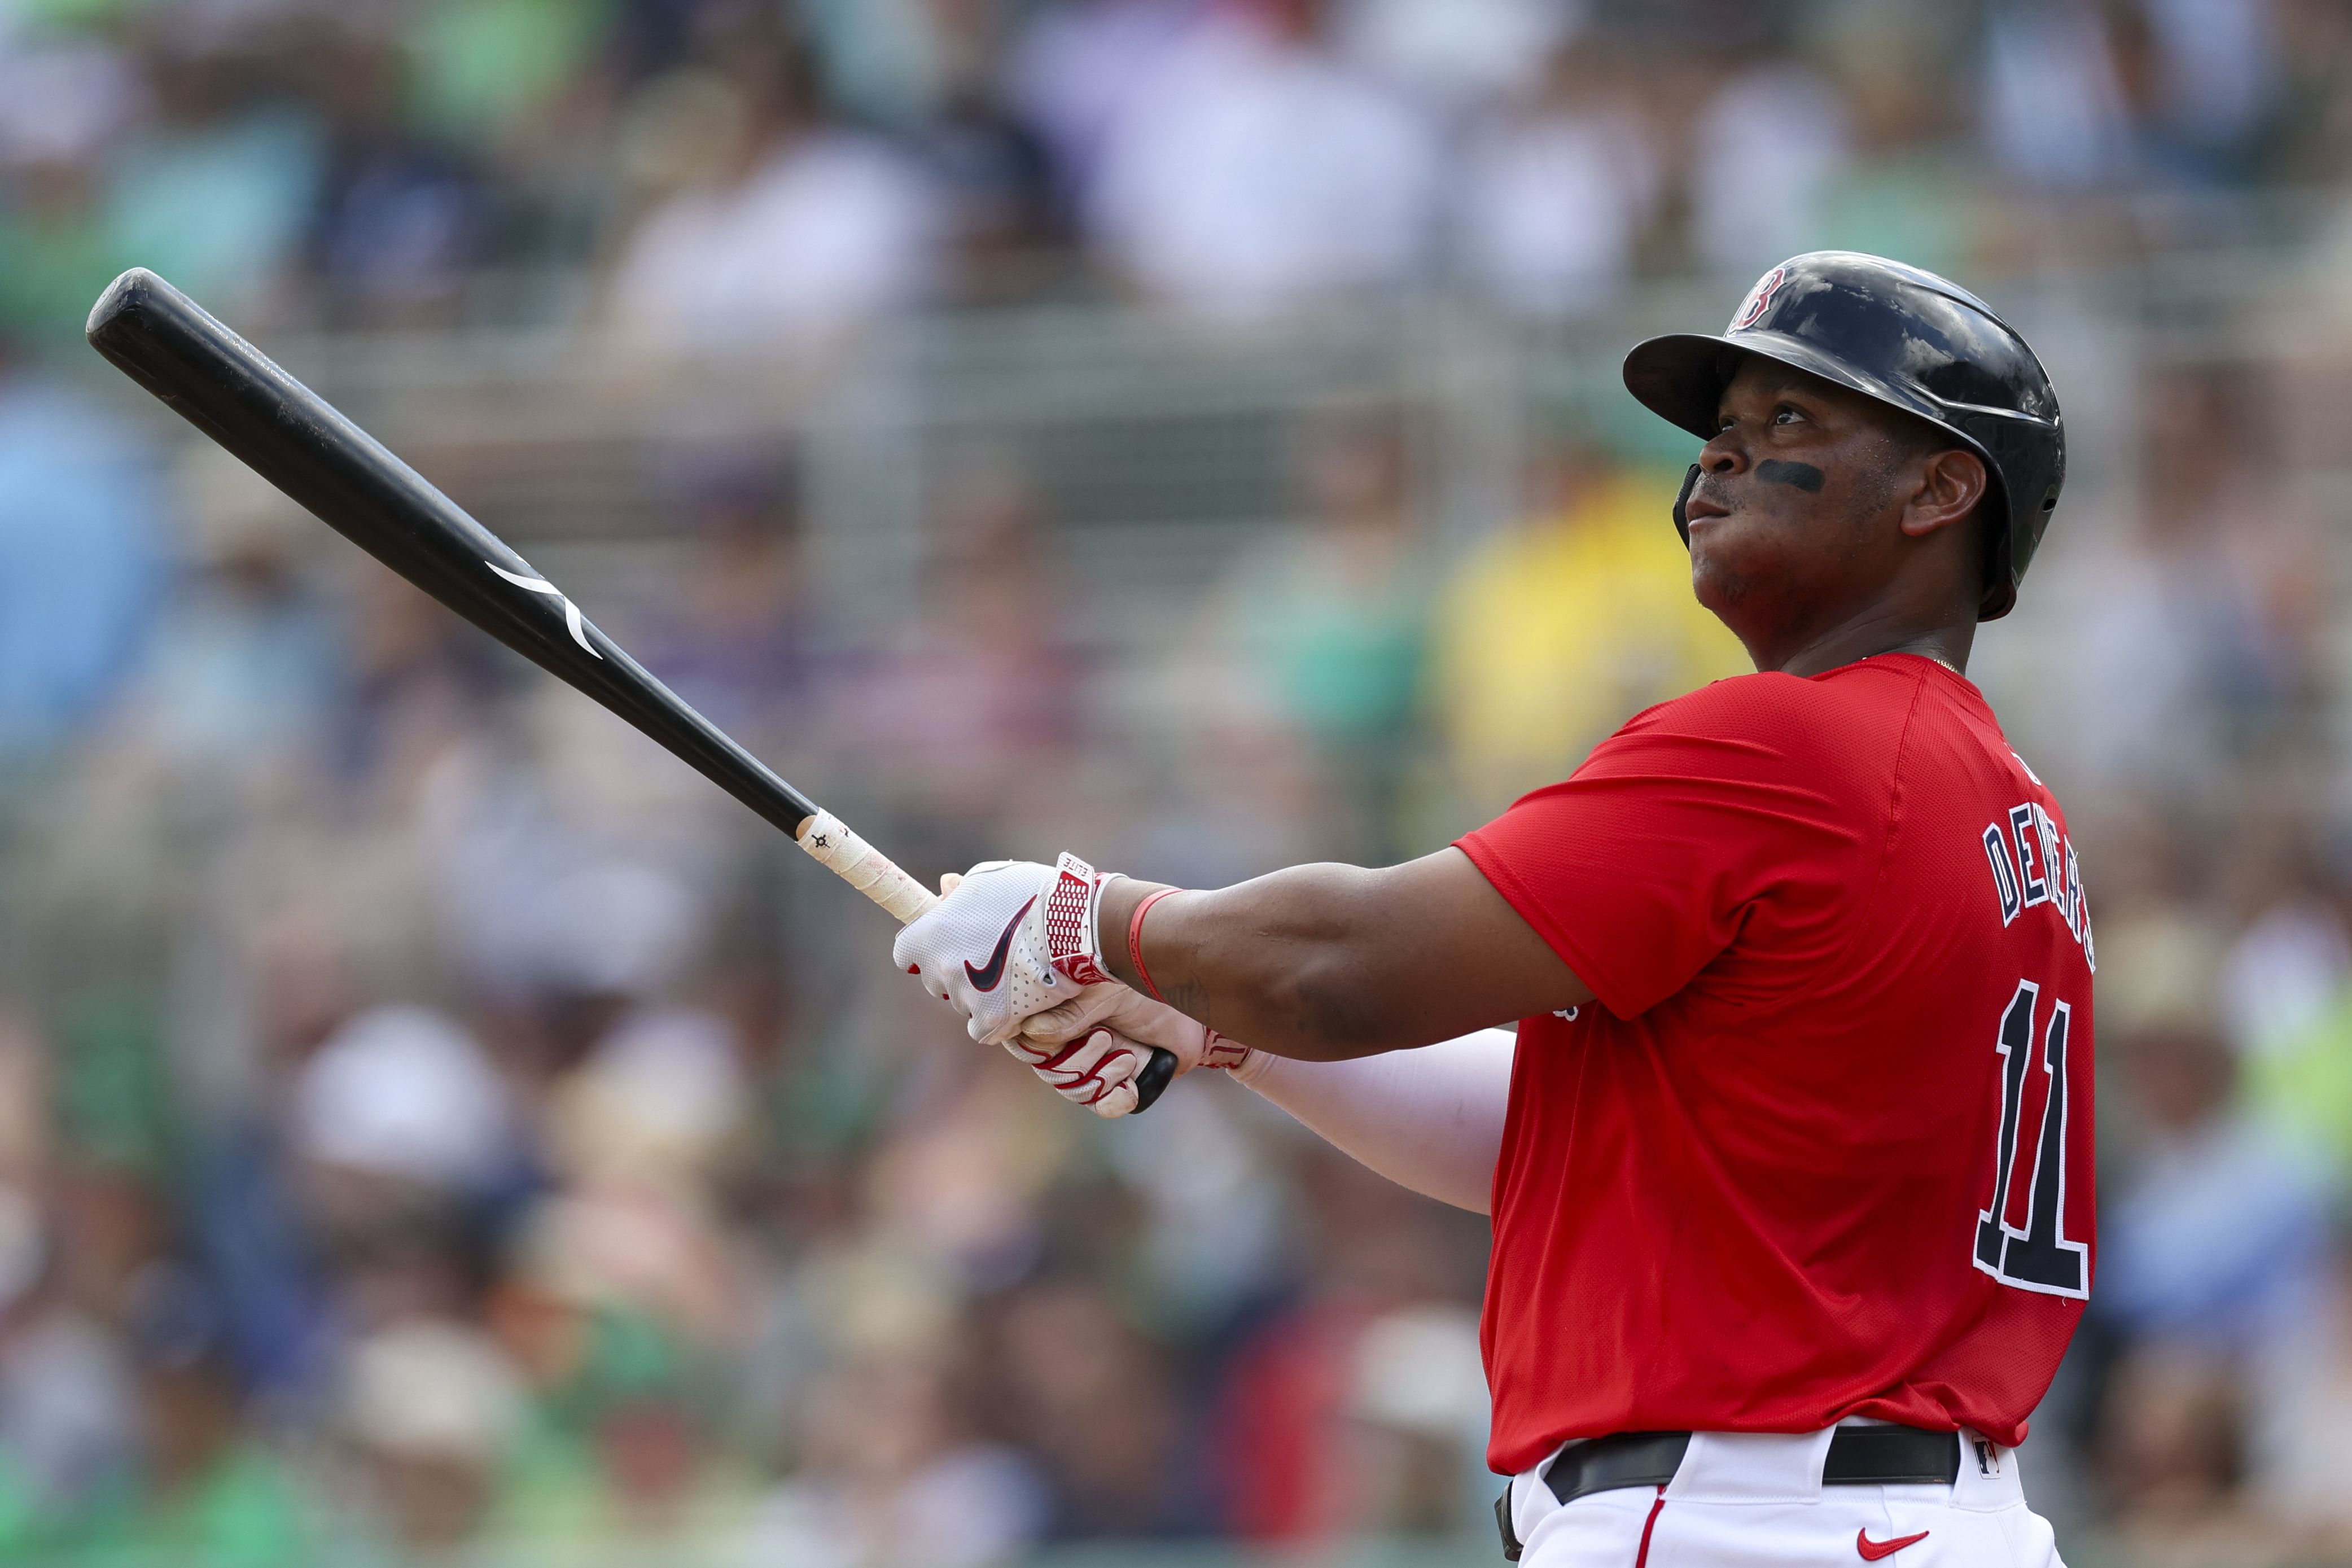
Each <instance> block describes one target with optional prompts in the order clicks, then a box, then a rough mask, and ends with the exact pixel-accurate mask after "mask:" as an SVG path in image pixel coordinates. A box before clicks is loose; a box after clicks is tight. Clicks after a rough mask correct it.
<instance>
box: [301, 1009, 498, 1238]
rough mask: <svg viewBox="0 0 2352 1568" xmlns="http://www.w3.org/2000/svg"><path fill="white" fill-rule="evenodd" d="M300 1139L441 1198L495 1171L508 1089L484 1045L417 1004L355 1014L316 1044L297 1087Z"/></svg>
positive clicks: (346, 1165) (305, 1148) (319, 1158)
mask: <svg viewBox="0 0 2352 1568" xmlns="http://www.w3.org/2000/svg"><path fill="white" fill-rule="evenodd" d="M293 1111H294V1125H295V1128H296V1141H297V1143H298V1145H299V1148H300V1149H301V1150H302V1152H303V1153H304V1154H305V1155H307V1156H308V1157H309V1158H310V1159H311V1160H313V1161H315V1162H317V1163H319V1164H320V1165H322V1166H327V1167H330V1168H331V1169H332V1170H334V1171H336V1172H338V1173H343V1174H346V1175H349V1176H352V1177H355V1178H369V1179H382V1180H385V1181H390V1182H396V1183H401V1184H409V1185H414V1186H415V1187H418V1188H423V1189H426V1190H430V1191H435V1192H445V1193H462V1192H465V1191H467V1189H469V1188H478V1187H479V1186H481V1185H483V1184H487V1183H488V1181H490V1180H491V1179H492V1178H494V1177H495V1176H496V1175H497V1174H498V1173H499V1167H500V1165H501V1163H503V1162H504V1161H505V1160H506V1159H507V1158H508V1157H509V1156H508V1154H507V1152H506V1151H507V1148H508V1138H509V1114H508V1110H507V1104H506V1090H505V1089H504V1087H503V1086H502V1085H501V1084H500V1083H499V1079H498V1076H497V1075H496V1074H495V1073H494V1072H492V1071H491V1069H490V1067H489V1064H488V1062H487V1061H486V1060H485V1059H484V1058H483V1057H482V1054H481V1050H480V1048H479V1047H478V1046H476V1045H475V1043H474V1042H473V1041H472V1040H471V1039H468V1038H467V1037H466V1036H465V1034H464V1033H462V1032H461V1031H460V1030H458V1029H457V1027H456V1026H454V1025H452V1024H451V1023H450V1022H449V1021H448V1020H446V1019H445V1018H441V1017H438V1016H435V1015H434V1014H432V1013H430V1012H427V1011H426V1010H425V1009H424V1008H421V1007H387V1008H383V1009H379V1010H377V1011H375V1012H371V1013H363V1014H362V1015H360V1016H358V1017H356V1018H353V1019H352V1021H351V1022H350V1023H348V1024H346V1025H344V1026H343V1027H342V1028H341V1029H340V1030H338V1031H336V1033H335V1035H334V1036H333V1037H331V1038H330V1039H329V1040H328V1041H327V1042H326V1043H325V1044H323V1045H321V1046H320V1047H319V1051H318V1054H317V1055H316V1056H314V1057H312V1058H310V1062H309V1063H308V1064H307V1065H306V1066H305V1067H304V1068H303V1069H302V1076H301V1078H300V1079H299V1081H298V1082H297V1084H296V1085H295V1089H294V1105H293Z"/></svg>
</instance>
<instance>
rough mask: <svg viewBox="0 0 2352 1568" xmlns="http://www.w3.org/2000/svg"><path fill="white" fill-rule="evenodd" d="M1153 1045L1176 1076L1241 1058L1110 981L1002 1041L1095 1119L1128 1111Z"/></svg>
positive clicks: (1205, 1029) (1223, 1042)
mask: <svg viewBox="0 0 2352 1568" xmlns="http://www.w3.org/2000/svg"><path fill="white" fill-rule="evenodd" d="M1155 1046H1157V1047H1163V1048H1165V1049H1166V1050H1168V1051H1169V1052H1170V1053H1171V1054H1172V1055H1173V1056H1174V1057H1175V1058H1176V1073H1177V1076H1178V1077H1180V1078H1181V1077H1182V1076H1183V1075H1184V1074H1186V1073H1188V1072H1191V1071H1192V1069H1193V1068H1203V1067H1204V1068H1236V1067H1239V1066H1241V1064H1242V1063H1243V1062H1244V1060H1245V1059H1247V1058H1248V1056H1249V1047H1247V1046H1244V1045H1243V1044H1242V1043H1241V1042H1240V1041H1238V1040H1231V1039H1227V1038H1226V1037H1224V1036H1223V1035H1221V1034H1219V1033H1217V1032H1216V1031H1215V1030H1214V1029H1212V1028H1210V1027H1209V1026H1207V1025H1205V1024H1199V1023H1195V1022H1193V1021H1192V1019H1191V1018H1188V1017H1186V1016H1184V1015H1183V1014H1181V1013H1179V1012H1178V1011H1177V1010H1176V1009H1175V1008H1173V1007H1171V1006H1170V1005H1168V1004H1167V1003H1165V1002H1155V1001H1153V1000H1152V999H1151V998H1150V997H1149V996H1146V995H1144V994H1142V993H1141V992H1139V991H1136V990H1133V989H1130V988H1129V987H1128V986H1125V985H1122V984H1119V983H1118V981H1116V980H1113V981H1109V982H1107V983H1106V984H1100V985H1089V986H1087V988H1086V989H1085V990H1084V991H1081V992H1079V993H1078V994H1076V996H1074V997H1072V998H1071V999H1070V1000H1068V1001H1066V1002H1063V1003H1059V1004H1056V1005H1054V1006H1052V1007H1048V1008H1046V1009H1045V1011H1044V1012H1042V1013H1036V1014H1033V1015H1032V1016H1030V1017H1029V1018H1027V1019H1026V1020H1025V1021H1024V1023H1023V1024H1022V1026H1021V1033H1019V1034H1018V1035H1015V1036H1013V1038H1011V1039H1009V1040H1007V1041H1005V1042H1004V1048H1005V1049H1006V1050H1008V1051H1011V1052H1012V1053H1013V1056H1015V1057H1017V1058H1020V1059H1021V1060H1022V1061H1024V1062H1026V1063H1027V1064H1028V1065H1029V1066H1030V1068H1032V1069H1033V1070H1034V1071H1035V1073H1036V1074H1037V1076H1038V1077H1039V1078H1042V1079H1045V1081H1046V1082H1047V1083H1049V1084H1051V1085H1052V1086H1053V1087H1054V1089H1055V1092H1056V1093H1058V1094H1059V1095H1061V1097H1062V1098H1063V1099H1065V1100H1069V1101H1070V1102H1071V1103H1072V1104H1075V1105H1083V1106H1085V1107H1086V1108H1087V1110H1091V1111H1093V1112H1094V1113H1095V1114H1096V1115H1097V1116H1125V1115H1127V1114H1128V1113H1129V1112H1130V1111H1132V1110H1135V1109H1136V1106H1137V1103H1138V1098H1139V1097H1138V1095H1137V1091H1136V1088H1135V1079H1136V1077H1137V1075H1138V1074H1139V1073H1141V1072H1142V1071H1143V1068H1144V1066H1145V1064H1147V1063H1148V1062H1150V1059H1151V1051H1152V1047H1155Z"/></svg>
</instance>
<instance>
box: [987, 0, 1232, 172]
mask: <svg viewBox="0 0 2352 1568" xmlns="http://www.w3.org/2000/svg"><path fill="white" fill-rule="evenodd" d="M1209 4H1210V0H1057V3H1055V4H1048V5H1039V6H1037V7H1036V8H1035V9H1034V10H1033V11H1032V12H1031V13H1030V15H1029V16H1028V18H1027V20H1026V22H1025V23H1024V26H1023V27H1022V28H1021V30H1020V31H1019V33H1017V34H1016V35H1015V37H1014V38H1013V42H1012V45H1011V47H1009V48H1008V49H1007V50H1006V53H1005V59H1004V70H1003V74H1004V79H1005V96H1006V99H1007V100H1008V101H1009V102H1010V103H1011V104H1012V105H1013V108H1014V109H1015V110H1016V111H1017V112H1019V113H1020V114H1021V116H1022V117H1023V119H1024V121H1026V122H1027V123H1028V124H1029V125H1030V126H1031V127H1032V128H1033V129H1034V132H1036V134H1037V135H1038V137H1039V138H1040V139H1041V140H1042V141H1043V142H1044V143H1045V147H1046V149H1047V150H1048V152H1049V153H1050V154H1051V157H1052V162H1053V167H1054V170H1055V179H1056V183H1057V185H1058V188H1059V191H1060V195H1061V199H1062V201H1063V203H1064V204H1065V205H1066V206H1067V207H1068V208H1069V209H1071V210H1073V211H1075V210H1076V209H1077V208H1078V206H1079V205H1081V203H1082V201H1083V199H1084V196H1085V194H1086V193H1087V192H1089V191H1091V190H1093V189H1094V188H1095V183H1096V180H1097V177H1098V175H1099V173H1100V169H1101V164H1102V160H1103V156H1104V154H1105V152H1106V150H1107V148H1108V142H1109V141H1110V138H1111V134H1112V132H1113V131H1114V130H1115V129H1116V127H1117V126H1118V121H1119V119H1120V116H1121V114H1122V112H1123V111H1124V110H1125V109H1126V106H1127V105H1128V104H1129V102H1130V101H1132V100H1134V99H1135V98H1136V97H1137V95H1138V94H1139V93H1140V92H1141V91H1142V90H1143V89H1144V87H1145V84H1146V83H1148V82H1149V81H1150V80H1151V79H1153V77H1154V76H1155V75H1156V73H1157V72H1158V71H1159V70H1160V68H1161V67H1162V66H1163V65H1165V64H1166V63H1167V61H1168V59H1169V56H1170V52H1171V50H1172V49H1174V48H1175V47H1177V46H1178V44H1179V43H1180V42H1181V40H1182V39H1183V38H1184V37H1186V35H1187V34H1188V33H1189V32H1190V30H1191V29H1192V27H1193V26H1196V25H1198V23H1199V22H1200V20H1201V18H1202V16H1203V14H1204V13H1205V12H1206V11H1207V10H1208V8H1209Z"/></svg>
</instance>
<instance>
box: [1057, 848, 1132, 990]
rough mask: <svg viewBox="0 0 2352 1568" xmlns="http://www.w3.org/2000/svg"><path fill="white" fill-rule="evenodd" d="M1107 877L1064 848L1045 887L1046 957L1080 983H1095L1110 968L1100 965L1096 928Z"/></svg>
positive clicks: (1100, 949)
mask: <svg viewBox="0 0 2352 1568" xmlns="http://www.w3.org/2000/svg"><path fill="white" fill-rule="evenodd" d="M1112 875H1113V876H1116V875H1117V873H1116V872H1114V873H1113V874H1112ZM1110 879H1111V878H1109V877H1105V876H1101V875H1099V874H1097V872H1096V870H1095V868H1093V867H1092V866H1089V865H1087V863H1086V862H1085V861H1084V860H1081V859H1079V858H1077V857H1076V856H1075V855H1072V854H1070V853H1068V852H1067V851H1064V852H1063V855H1062V858H1060V859H1058V860H1056V861H1055V862H1054V880H1053V883H1052V885H1051V886H1050V887H1048V888H1047V889H1046V890H1045V952H1046V958H1047V961H1048V962H1050V963H1052V964H1053V966H1054V967H1055V969H1056V970H1057V971H1059V972H1060V973H1063V974H1065V975H1066V976H1068V977H1069V978H1070V979H1072V980H1075V981H1076V982H1077V983H1078V984H1081V985H1099V984H1102V983H1103V982H1104V981H1106V980H1108V979H1109V978H1110V972H1109V971H1108V970H1107V969H1105V968H1104V967H1103V962H1102V939H1101V936H1100V934H1099V933H1098V932H1097V930H1096V922H1097V916H1098V915H1100V914H1101V912H1102V890H1103V886H1104V884H1106V883H1107V882H1108V881H1109V880H1110Z"/></svg>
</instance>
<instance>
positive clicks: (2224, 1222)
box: [2098, 1008, 2327, 1356]
mask: <svg viewBox="0 0 2352 1568" xmlns="http://www.w3.org/2000/svg"><path fill="white" fill-rule="evenodd" d="M2107 1022H2108V1025H2109V1026H2108V1028H2107V1031H2106V1036H2105V1039H2103V1040H2102V1041H2101V1042H2100V1044H2101V1046H2102V1047H2103V1051H2104V1054H2105V1055H2106V1056H2107V1057H2108V1058H2110V1059H2111V1060H2116V1061H2119V1062H2120V1063H2121V1064H2122V1066H2123V1068H2124V1070H2125V1071H2126V1073H2127V1074H2128V1075H2129V1079H2128V1081H2129V1084H2130V1087H2131V1089H2133V1091H2134V1093H2133V1099H2134V1100H2135V1102H2136V1105H2137V1110H2139V1111H2140V1113H2141V1115H2142V1116H2143V1117H2144V1118H2145V1119H2146V1126H2147V1138H2148V1142H2147V1147H2146V1148H2145V1149H2143V1150H2142V1151H2140V1152H2139V1157H2138V1160H2137V1170H2136V1171H2135V1173H2134V1174H2133V1176H2132V1178H2131V1179H2130V1180H2129V1181H2128V1182H2126V1183H2125V1184H2122V1190H2121V1191H2119V1192H2116V1193H2114V1194H2110V1195H2109V1196H2108V1197H2107V1200H2106V1204H2105V1210H2106V1212H2105V1215H2102V1216H2101V1222H2100V1226H2099V1230H2100V1242H2101V1250H2100V1254H2099V1281H2098V1288H2099V1310H2100V1311H2101V1312H2102V1313H2103V1314H2105V1316H2106V1317H2107V1318H2108V1319H2109V1320H2110V1321H2113V1322H2115V1323H2116V1324H2119V1325H2120V1326H2121V1327H2122V1328H2123V1330H2124V1331H2125V1332H2126V1334H2128V1335H2131V1336H2133V1337H2135V1338H2140V1339H2146V1340H2149V1341H2151V1342H2158V1343H2171V1344H2175V1345H2179V1346H2181V1347H2183V1349H2184V1351H2200V1352H2207V1353H2211V1354H2215V1355H2220V1356H2230V1355H2234V1354H2236V1353H2238V1352H2242V1351H2243V1350H2244V1349H2246V1348H2248V1347H2250V1346H2252V1345H2253V1344H2255V1343H2258V1342H2260V1341H2261V1340H2262V1339H2263V1337H2264V1336H2266V1335H2268V1334H2270V1333H2273V1332H2275V1331H2277V1329H2278V1326H2279V1325H2280V1324H2282V1323H2284V1322H2287V1321H2294V1319H2295V1318H2297V1317H2299V1316H2301V1315H2303V1314H2305V1313H2307V1312H2308V1311H2309V1310H2311V1305H2312V1300H2313V1297H2314V1294H2315V1290H2316V1271H2317V1270H2318V1269H2319V1268H2321V1267H2322V1262H2323V1258H2324V1244H2325V1238H2326V1213H2327V1211H2326V1188H2325V1186H2324V1184H2323V1183H2322V1181H2321V1179H2320V1175H2319V1173H2318V1172H2317V1171H2316V1170H2315V1169H2314V1168H2313V1167H2312V1166H2311V1165H2310V1164H2309V1163H2305V1162H2299V1161H2298V1160H2297V1159H2296V1158H2295V1157H2294V1153H2293V1152H2291V1151H2288V1150H2282V1149H2281V1148H2280V1147H2279V1145H2278V1143H2277V1142H2276V1140H2275V1139H2273V1137H2271V1136H2270V1135H2269V1134H2268V1133H2267V1132H2266V1131H2265V1130H2264V1129H2263V1127H2262V1126H2261V1125H2260V1124H2258V1123H2257V1122H2255V1121H2253V1120H2252V1118H2251V1117H2249V1116H2247V1115H2246V1114H2245V1112H2244V1111H2243V1110H2242V1108H2241V1107H2240V1106H2239V1104H2238V1103H2237V1099H2236V1095H2235V1093H2234V1089H2235V1087H2236V1080H2237V1072H2236V1058H2234V1056H2233V1055H2232V1053H2231V1049H2230V1047H2229V1044H2228V1042H2227V1041H2226V1040H2224V1039H2223V1038H2222V1037H2221V1034H2220V1032H2219V1031H2218V1029H2217V1028H2216V1027H2215V1026H2214V1023H2213V1020H2212V1018H2211V1016H2210V1014H2208V1013H2205V1012H2203V1011H2202V1010H2201V1009H2200V1010H2198V1011H2194V1012H2189V1013H2187V1014H2185V1015H2179V1014H2177V1015H2174V1016H2158V1017H2149V1018H2144V1019H2143V1018H2135V1017H2134V1016H2132V1015H2131V1013H2130V1012H2129V1011H2128V1010H2126V1009H2123V1008H2116V1009H2111V1016H2110V1018H2109V1020H2107Z"/></svg>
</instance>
